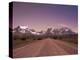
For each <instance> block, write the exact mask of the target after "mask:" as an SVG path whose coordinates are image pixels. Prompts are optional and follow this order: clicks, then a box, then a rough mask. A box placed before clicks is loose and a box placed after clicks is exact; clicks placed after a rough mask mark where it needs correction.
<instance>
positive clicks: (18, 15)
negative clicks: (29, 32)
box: [13, 2, 78, 32]
mask: <svg viewBox="0 0 80 60" xmlns="http://www.w3.org/2000/svg"><path fill="white" fill-rule="evenodd" d="M19 25H21V26H28V27H29V28H31V29H35V30H36V31H41V30H46V29H47V28H53V29H54V28H60V27H62V26H66V27H68V28H70V29H72V30H73V31H74V32H78V7H77V6H75V5H58V4H40V3H39V4H38V3H26V2H14V3H13V28H15V27H17V26H19Z"/></svg>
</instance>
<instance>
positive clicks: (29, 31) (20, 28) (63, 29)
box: [13, 26, 75, 35]
mask: <svg viewBox="0 0 80 60" xmlns="http://www.w3.org/2000/svg"><path fill="white" fill-rule="evenodd" d="M13 32H20V33H26V34H33V35H43V34H46V35H47V34H49V35H64V34H75V32H73V31H72V30H71V29H69V28H68V27H61V28H59V29H52V28H48V29H47V31H44V32H43V31H41V32H36V31H35V30H34V29H30V28H29V27H28V26H17V27H16V28H14V30H13Z"/></svg>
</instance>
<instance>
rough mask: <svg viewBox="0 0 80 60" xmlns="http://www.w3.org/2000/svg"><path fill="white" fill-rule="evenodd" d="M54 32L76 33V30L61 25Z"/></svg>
mask: <svg viewBox="0 0 80 60" xmlns="http://www.w3.org/2000/svg"><path fill="white" fill-rule="evenodd" d="M53 33H54V34H56V35H65V34H75V32H73V31H72V30H71V29H69V28H68V27H61V28H59V29H54V30H53Z"/></svg>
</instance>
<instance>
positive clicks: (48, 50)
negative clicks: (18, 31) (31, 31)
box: [13, 38, 78, 58]
mask: <svg viewBox="0 0 80 60" xmlns="http://www.w3.org/2000/svg"><path fill="white" fill-rule="evenodd" d="M77 53H78V52H77V46H76V45H75V44H70V43H68V42H65V41H61V40H54V39H49V38H48V39H44V40H38V41H36V42H33V43H30V44H28V45H25V46H23V47H21V48H16V49H13V58H23V57H38V56H56V55H72V54H77Z"/></svg>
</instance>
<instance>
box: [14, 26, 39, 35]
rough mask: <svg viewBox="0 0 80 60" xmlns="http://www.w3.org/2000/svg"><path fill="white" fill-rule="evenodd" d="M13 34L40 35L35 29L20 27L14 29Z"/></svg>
mask: <svg viewBox="0 0 80 60" xmlns="http://www.w3.org/2000/svg"><path fill="white" fill-rule="evenodd" d="M13 32H20V33H26V34H27V33H30V34H34V35H40V33H39V32H36V31H35V30H34V29H30V28H28V26H18V27H16V28H14V30H13Z"/></svg>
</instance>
